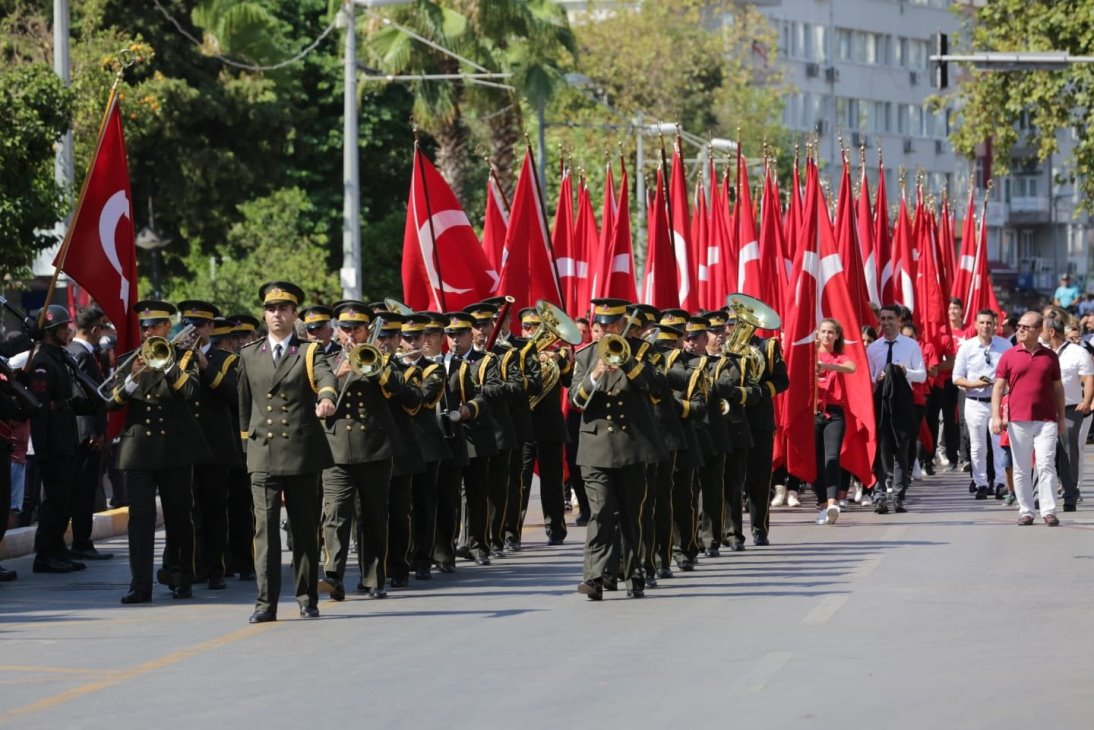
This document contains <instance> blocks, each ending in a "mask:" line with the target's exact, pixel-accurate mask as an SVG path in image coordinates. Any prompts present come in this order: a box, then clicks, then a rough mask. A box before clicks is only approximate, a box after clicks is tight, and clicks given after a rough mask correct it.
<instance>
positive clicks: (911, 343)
mask: <svg viewBox="0 0 1094 730" xmlns="http://www.w3.org/2000/svg"><path fill="white" fill-rule="evenodd" d="M900 320H901V308H900V307H899V306H898V305H895V304H886V305H885V306H883V307H882V308H881V310H880V311H879V312H878V325H879V327H880V329H881V338H880V339H877V340H875V341H874V342H872V343H871V344H870V347H868V348H867V349H866V357H867V359H869V361H870V377H871V378H872V379H873V381H874V384H875V386H874V390H875V393H877V392H878V391H879V390H880V389H883V381H884V380H885V378H886V372H887V371H889V367H890V366H892V367H893V368H899V369H900V370H901V371H903V374H904V377H905V379H906V380H907V382H908V385H902V386H898V387H902V388H907V389H908V392H907V393H899V394H898V395H899V396H900V400H903V401H906V403H907V408H912V405H911V383H922V382H924V381H925V380H926V379H927V368H926V366H925V365H924V364H923V352H922V351H921V350H920V349H919V344H918V343H917V342H916V341H915V340H913V339H912V338H911V337H906V336H905V335H902V334H900V325H901V321H900ZM904 396H906V398H905V397H904ZM875 398H876V396H875ZM882 418H883V416H882V413H881V411H880V410H879V412H878V419H879V423H878V455H879V461H880V471H879V473H878V477H879V481H882V482H883V484H881V485H879V487H878V489H877V492H876V493H875V499H874V512H877V513H878V514H880V515H883V514H886V513H888V512H889V505H888V499H887V494H886V492H887V491H892V492H893V496H894V507H895V511H896V512H906V511H907V510H905V509H904V495H905V493H906V492H907V490H908V485H909V484H910V483H911V477H912V471H911V464H910V463H909V462H908V441H909V439H910V438H914V434H913V433H909V432H907V431H905V430H903V429H901V428H894V425H895V424H897V423H898V422H902V421H904V420H905V419H909V418H911V419H913V420H914V414H906V413H900V412H896V413H892V414H890V415H889V416H888V417H887V418H889V419H890V420H889V422H886V423H883V422H882Z"/></svg>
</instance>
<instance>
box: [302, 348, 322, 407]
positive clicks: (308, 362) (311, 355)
mask: <svg viewBox="0 0 1094 730" xmlns="http://www.w3.org/2000/svg"><path fill="white" fill-rule="evenodd" d="M318 350H319V343H318V342H312V343H310V344H309V345H308V349H307V350H306V351H305V352H304V367H305V368H306V369H307V371H308V384H309V385H310V386H311V390H312V392H313V393H315V394H316V395H319V384H318V383H317V382H315V353H316V351H318Z"/></svg>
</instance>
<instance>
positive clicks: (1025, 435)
mask: <svg viewBox="0 0 1094 730" xmlns="http://www.w3.org/2000/svg"><path fill="white" fill-rule="evenodd" d="M1043 323H1044V317H1043V316H1042V315H1041V314H1039V313H1037V312H1034V311H1030V312H1026V313H1025V314H1023V315H1022V317H1021V318H1020V319H1019V320H1018V334H1017V337H1018V345H1017V346H1015V347H1012V348H1011V349H1009V350H1007V351H1006V353H1004V354H1003V356H1002V357H1001V358H1000V359H999V364H998V366H997V367H996V369H995V386H994V387H993V388H992V393H991V432H992V433H994V434H999V433H1002V431H1003V429H1004V428H1005V429H1006V430H1007V434H1008V436H1009V437H1010V448H1011V456H1012V461H1013V465H1014V491H1015V494H1016V495H1017V496H1018V514H1019V516H1018V524H1019V525H1032V524H1033V509H1034V504H1033V485H1032V484H1031V483H1030V470H1031V469H1033V468H1034V467H1036V469H1037V490H1038V500H1039V503H1040V509H1041V517H1042V518H1043V519H1044V521H1045V524H1046V525H1048V526H1049V527H1056V526H1057V525H1059V524H1060V520H1059V519H1058V518H1057V517H1056V478H1057V477H1056V440H1057V435H1058V434H1060V433H1063V432H1064V431H1065V425H1066V421H1065V414H1064V386H1063V383H1062V382H1061V380H1060V359H1059V358H1058V357H1057V356H1056V353H1055V352H1053V351H1052V350H1051V349H1050V348H1048V347H1044V346H1043V345H1042V344H1041V343H1040V342H1039V341H1038V337H1039V336H1040V334H1041V326H1042V324H1043ZM1004 391H1006V392H1009V393H1010V415H1009V418H1008V419H1004V418H1003V416H1002V411H1001V401H1002V397H1003V393H1004ZM1034 456H1036V464H1035V463H1034Z"/></svg>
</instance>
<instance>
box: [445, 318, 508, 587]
mask: <svg viewBox="0 0 1094 730" xmlns="http://www.w3.org/2000/svg"><path fill="white" fill-rule="evenodd" d="M445 317H446V318H447V319H448V321H447V323H446V325H445V329H444V332H445V336H446V337H447V338H448V347H449V350H448V354H446V355H445V356H444V360H443V362H444V370H445V393H444V398H443V400H442V403H441V406H442V413H441V414H440V419H441V420H440V422H441V424H442V426H443V427H444V429H445V438H446V440H447V443H448V448H449V450H450V451H451V452H452V460H451V461H450V462H448V463H446V464H445V466H444V468H442V469H441V470H440V474H439V476H438V478H437V523H436V524H437V529H436V538H435V540H434V545H433V559H434V561H435V562H436V563H437V567H438V569H439V570H440V571H441V572H442V573H451V572H453V571H454V570H455V569H456V536H457V532H458V530H459V525H460V481H461V479H462V480H464V482H465V485H464V488H465V489H466V490H467V503H468V518H467V524H468V549H469V550H470V551H472V554H473V555H474V559H475V562H477V563H479V564H480V565H489V564H490V543H489V539H488V534H487V532H488V527H487V522H486V515H487V499H486V480H487V477H488V475H489V471H488V466H489V457H490V456H491V455H492V454H493V453H494V451H495V450H496V449H497V447H496V445H495V442H494V427H493V425H492V423H491V421H490V417H489V410H488V408H489V406H487V404H486V397H485V396H484V395H483V394H482V392H481V388H480V387H479V384H478V381H477V380H476V378H475V374H474V373H475V371H476V370H477V369H478V368H477V366H476V365H475V364H474V363H472V362H471V361H469V360H468V359H467V358H468V355H469V354H470V353H471V351H472V349H471V338H472V334H471V315H469V314H467V313H465V312H450V313H448V314H446V315H445ZM479 362H482V360H481V359H480V361H479ZM494 378H495V380H494V382H493V383H492V384H493V385H495V386H496V384H497V383H496V376H494Z"/></svg>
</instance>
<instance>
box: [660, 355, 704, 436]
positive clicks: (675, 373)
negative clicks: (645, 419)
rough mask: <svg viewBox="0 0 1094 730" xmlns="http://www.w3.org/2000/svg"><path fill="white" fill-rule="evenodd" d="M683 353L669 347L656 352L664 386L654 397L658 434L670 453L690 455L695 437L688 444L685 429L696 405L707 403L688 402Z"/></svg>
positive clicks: (686, 375) (689, 426) (688, 426)
mask: <svg viewBox="0 0 1094 730" xmlns="http://www.w3.org/2000/svg"><path fill="white" fill-rule="evenodd" d="M682 354H683V351H682V350H677V349H675V348H670V347H660V348H658V349H657V357H658V364H659V366H660V367H661V368H662V370H663V371H664V372H665V375H666V377H665V380H664V384H663V386H662V387H661V388H660V389H659V390H657V392H656V393H651V397H653V398H654V399H655V400H656V402H655V403H654V407H653V410H654V416H655V418H656V421H657V434H658V437H659V438H660V439H661V441H662V443H664V445H665V449H666V450H668V451H669V452H674V451H688V450H689V449H690V448H692V446H693V443H692V442H693V441H694V438H695V434H694V433H692V434H691V439H690V440H689V438H688V434H687V432H686V430H685V429H690V428H691V425H690V423H688V425H687V426H686V427H685V422H687V421H689V420H690V419H691V418H692V416H694V415H695V412H694V411H693V410H692V407H693V405H695V406H700V405H701V407H705V405H706V404H705V403H702V404H701V402H698V401H697V402H696V403H694V404H693V403H691V402H689V401H688V400H687V399H686V398H685V394H684V391H685V390H686V389H687V386H688V374H687V369H686V368H685V367H684V360H683V358H681V357H680V356H681V355H682Z"/></svg>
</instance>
